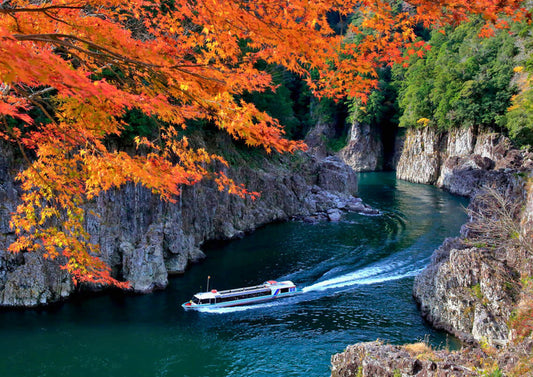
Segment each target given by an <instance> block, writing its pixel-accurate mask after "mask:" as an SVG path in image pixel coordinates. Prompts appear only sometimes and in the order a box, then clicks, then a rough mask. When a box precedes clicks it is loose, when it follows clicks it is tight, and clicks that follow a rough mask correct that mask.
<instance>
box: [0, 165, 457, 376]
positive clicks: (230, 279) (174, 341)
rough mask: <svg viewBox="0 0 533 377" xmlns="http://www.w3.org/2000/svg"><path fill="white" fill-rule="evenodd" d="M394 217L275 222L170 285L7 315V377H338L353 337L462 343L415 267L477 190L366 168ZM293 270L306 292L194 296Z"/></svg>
mask: <svg viewBox="0 0 533 377" xmlns="http://www.w3.org/2000/svg"><path fill="white" fill-rule="evenodd" d="M359 194H360V196H361V197H362V198H363V200H364V201H365V202H366V203H368V204H370V205H372V206H374V207H376V208H378V209H380V210H381V211H382V215H380V216H362V215H358V214H349V215H347V216H346V217H345V218H344V219H343V220H342V221H340V222H338V223H328V222H323V223H319V224H306V223H302V222H288V223H280V224H272V225H269V226H266V227H264V228H262V229H259V230H257V231H256V232H254V233H252V234H250V235H247V236H246V237H244V238H243V239H241V240H235V241H232V242H229V243H226V244H224V245H222V246H216V247H214V246H213V247H210V248H209V249H208V250H206V253H207V255H208V258H207V259H206V260H205V261H204V262H202V263H200V264H198V265H195V266H192V267H191V268H190V269H189V270H188V271H187V273H186V274H185V275H183V276H180V277H176V278H173V279H171V281H170V286H169V287H168V289H166V290H165V291H162V292H156V293H154V294H150V295H144V296H129V295H126V296H125V295H123V294H121V293H119V292H117V293H104V294H99V295H93V296H90V297H84V298H76V299H73V300H70V301H68V302H66V303H64V304H61V305H57V306H54V307H52V308H49V309H46V310H43V309H40V310H27V311H3V312H0V377H18V376H50V377H61V376H69V377H76V376H78V377H83V376H91V377H100V376H124V377H134V376H135V377H136V376H328V375H329V373H330V369H329V368H330V357H331V355H332V354H334V353H337V352H340V351H342V350H343V349H344V348H345V347H346V346H347V345H349V344H353V343H356V342H362V341H371V340H376V339H378V338H379V339H382V340H385V341H387V342H390V343H395V344H398V343H405V342H414V341H419V340H422V339H426V340H428V341H429V342H431V343H432V344H433V345H435V346H443V345H445V344H448V345H451V346H454V344H456V343H455V340H454V339H452V338H448V337H447V336H446V335H445V334H444V333H442V332H438V331H435V330H433V329H432V328H431V327H429V326H428V325H427V324H426V323H425V322H424V321H423V320H422V319H421V317H420V314H419V312H418V310H417V308H416V305H415V302H414V301H413V299H412V297H411V289H412V283H413V279H414V276H415V275H416V274H417V273H418V272H419V271H420V270H421V269H422V268H423V267H424V266H425V265H427V264H428V262H429V260H430V256H431V253H432V252H433V250H434V249H435V248H436V247H438V246H439V245H440V244H441V243H442V241H443V240H444V239H445V238H446V237H450V236H456V235H458V233H459V229H460V226H461V225H462V224H463V223H464V222H465V221H466V215H465V213H464V211H463V206H465V205H466V204H467V202H466V200H465V199H463V198H458V197H455V196H452V195H450V194H448V193H446V192H443V191H441V190H438V189H435V188H434V187H430V186H425V185H416V184H411V183H407V182H403V181H398V180H396V179H395V178H394V174H392V173H368V174H361V175H360V186H359ZM208 275H210V276H211V283H210V284H211V287H212V288H217V289H219V290H222V289H229V288H235V287H240V286H247V285H256V284H260V283H262V282H263V281H265V280H271V279H274V280H284V279H289V280H292V281H293V282H294V283H296V285H297V286H298V287H300V288H302V289H303V293H302V294H300V295H298V296H296V297H292V298H287V299H283V300H279V301H277V302H273V303H266V304H258V305H255V306H247V307H240V308H227V309H218V310H212V311H209V312H200V313H199V312H185V311H184V310H183V309H182V308H181V307H180V304H181V303H183V302H185V301H188V300H189V299H190V298H191V296H192V294H194V293H196V292H198V291H200V288H201V287H202V286H203V288H204V289H205V285H206V277H207V276H208Z"/></svg>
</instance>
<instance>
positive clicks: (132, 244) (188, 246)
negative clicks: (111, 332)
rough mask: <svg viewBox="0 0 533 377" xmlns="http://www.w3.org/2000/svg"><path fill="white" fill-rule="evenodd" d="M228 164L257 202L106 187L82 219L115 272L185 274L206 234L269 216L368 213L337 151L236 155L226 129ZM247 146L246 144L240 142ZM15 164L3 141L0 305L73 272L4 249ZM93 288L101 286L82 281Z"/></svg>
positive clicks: (196, 192)
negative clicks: (171, 199) (167, 198)
mask: <svg viewBox="0 0 533 377" xmlns="http://www.w3.org/2000/svg"><path fill="white" fill-rule="evenodd" d="M220 137H221V138H223V139H220V140H216V141H215V142H216V143H218V144H219V145H223V146H224V148H225V154H226V155H227V156H228V157H230V158H231V161H232V163H233V167H232V168H231V169H229V170H228V172H227V173H228V175H230V176H231V177H232V178H234V179H235V180H236V181H237V182H242V183H244V184H246V186H247V188H248V189H249V190H253V191H259V192H261V197H260V198H259V199H257V200H255V201H252V200H251V199H249V198H247V199H241V198H239V197H237V196H235V195H230V194H227V193H225V192H220V191H218V189H217V187H216V185H215V184H214V183H213V182H210V181H205V182H201V183H200V184H197V185H195V186H192V187H184V188H183V193H182V195H181V197H180V198H179V199H178V201H177V202H176V203H166V202H162V201H160V200H159V198H158V197H157V196H155V195H153V194H151V193H150V192H149V191H148V190H146V189H145V188H143V187H141V186H135V185H132V184H130V185H126V186H125V187H123V188H121V189H120V190H110V191H108V192H106V193H104V194H103V195H101V196H100V197H99V198H97V199H96V200H94V201H93V202H91V203H89V205H88V208H87V216H86V227H87V229H88V231H89V233H90V234H91V237H92V242H95V243H98V244H99V245H100V248H101V256H102V258H103V259H104V260H105V261H106V262H107V263H109V265H110V266H111V267H112V269H113V275H114V276H116V277H118V278H120V279H123V280H128V281H130V282H131V286H132V290H133V291H135V292H150V291H152V290H154V289H161V288H164V287H165V286H166V285H167V284H168V276H169V274H179V273H183V272H184V271H185V269H186V268H187V266H188V264H189V263H194V262H196V261H199V260H200V259H202V258H204V257H205V255H204V253H203V252H202V250H201V249H200V247H201V245H202V244H203V243H204V242H205V241H208V240H225V239H231V238H236V237H241V236H242V235H244V234H245V233H246V232H250V231H253V230H254V229H256V228H257V227H260V226H262V225H265V224H267V223H270V222H274V221H285V220H289V219H302V220H305V221H319V220H329V221H337V220H339V219H340V217H341V216H342V214H343V212H346V211H361V212H369V213H372V212H373V210H372V209H371V208H369V207H367V206H366V205H364V204H363V203H361V201H360V200H359V199H357V198H355V197H354V195H355V194H356V192H357V178H356V176H355V174H354V173H353V171H352V170H351V169H350V168H348V167H347V166H346V165H345V164H343V163H342V162H341V161H340V160H338V159H337V158H334V157H328V158H324V159H317V158H315V157H313V156H311V155H309V154H305V153H301V154H299V155H295V156H270V157H267V156H266V155H263V154H261V153H257V154H255V155H253V156H252V157H251V158H249V159H248V157H250V156H243V152H242V150H241V151H239V149H238V148H235V147H233V146H232V144H231V143H230V142H229V140H227V139H226V138H224V136H220ZM245 153H247V152H246V151H245ZM20 168H21V164H20V163H17V162H16V161H15V156H14V153H13V150H11V149H10V148H9V147H7V146H5V145H2V146H1V150H0V203H1V207H0V306H21V307H31V306H36V305H44V304H49V303H52V302H56V301H59V300H62V299H64V298H66V297H68V296H70V295H71V294H73V293H75V292H76V291H77V290H78V289H79V287H75V286H74V285H73V284H72V282H71V280H70V278H69V277H68V276H67V275H66V274H65V273H64V272H63V271H61V270H60V269H59V268H58V266H59V262H60V261H50V260H44V259H43V258H42V257H41V256H39V255H37V254H33V253H22V254H19V255H12V254H10V253H8V252H7V251H6V249H7V246H8V245H9V244H10V242H12V240H13V237H14V234H12V232H11V230H10V229H9V216H10V215H9V214H10V213H11V212H13V211H14V210H15V208H16V206H17V203H18V201H19V190H18V188H17V185H16V183H15V182H14V176H15V174H16V172H17V171H18V170H19V169H20ZM82 288H83V289H94V288H98V287H87V286H85V287H82Z"/></svg>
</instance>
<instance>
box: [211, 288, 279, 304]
mask: <svg viewBox="0 0 533 377" xmlns="http://www.w3.org/2000/svg"><path fill="white" fill-rule="evenodd" d="M270 294H271V292H270V290H268V291H260V292H251V293H247V294H244V295H239V296H227V297H217V302H227V301H236V300H244V299H247V298H252V297H261V296H270Z"/></svg>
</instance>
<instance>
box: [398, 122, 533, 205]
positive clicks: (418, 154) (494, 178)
mask: <svg viewBox="0 0 533 377" xmlns="http://www.w3.org/2000/svg"><path fill="white" fill-rule="evenodd" d="M532 168H533V156H532V155H531V154H530V153H527V152H525V151H519V150H516V149H513V148H512V147H511V143H510V141H509V139H507V138H506V137H504V136H502V135H501V134H498V133H494V132H489V131H483V130H479V129H478V128H476V127H470V128H465V129H459V130H452V131H449V132H438V131H436V130H434V129H432V128H429V127H425V128H421V129H416V130H412V129H411V130H408V131H407V132H406V136H405V140H404V143H403V147H402V151H401V155H400V159H399V162H398V166H397V170H396V175H397V177H398V178H399V179H403V180H407V181H410V182H415V183H425V184H431V185H436V186H438V187H441V188H444V189H446V190H448V191H450V192H451V193H453V194H457V195H462V196H469V197H472V196H473V195H475V193H476V192H477V191H478V190H479V189H480V188H481V187H483V186H487V185H495V186H497V187H502V186H506V185H507V184H508V182H507V181H508V180H509V174H508V173H509V171H510V169H511V170H514V171H528V170H531V169H532Z"/></svg>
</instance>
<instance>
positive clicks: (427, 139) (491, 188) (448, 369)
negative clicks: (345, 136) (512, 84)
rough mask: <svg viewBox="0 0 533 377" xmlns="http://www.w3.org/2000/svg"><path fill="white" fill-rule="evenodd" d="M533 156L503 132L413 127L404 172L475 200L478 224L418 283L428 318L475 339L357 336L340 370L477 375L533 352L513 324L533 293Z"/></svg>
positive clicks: (340, 357) (451, 243) (338, 358)
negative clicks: (415, 346)
mask: <svg viewBox="0 0 533 377" xmlns="http://www.w3.org/2000/svg"><path fill="white" fill-rule="evenodd" d="M532 160H533V158H532V154H531V153H528V152H526V151H522V150H516V149H513V148H512V146H511V143H510V142H509V140H508V139H507V138H505V137H504V136H502V135H500V134H497V133H492V132H487V131H482V130H479V129H477V128H466V129H461V130H456V131H452V132H445V133H439V132H437V131H435V130H432V129H430V128H422V129H418V130H408V131H407V132H406V137H405V140H404V143H403V148H402V151H401V155H400V159H399V162H398V166H397V177H398V178H399V179H404V180H408V181H412V182H417V183H425V184H433V185H436V186H438V187H441V188H443V189H446V190H448V191H450V192H452V193H454V194H458V195H463V196H468V197H470V198H471V203H470V205H469V207H468V212H469V214H470V222H469V223H467V224H465V225H464V226H463V228H462V230H461V235H460V236H459V237H456V238H449V239H447V240H446V241H445V242H444V243H443V245H442V246H441V247H439V248H438V249H437V250H436V251H435V252H434V253H433V256H432V259H431V262H430V264H429V265H428V266H427V267H426V269H425V270H423V271H422V272H421V273H420V274H419V275H418V276H417V277H416V278H415V283H414V287H413V296H414V298H415V301H416V302H417V303H418V305H419V306H420V310H421V314H422V316H423V317H424V318H425V319H427V320H428V321H429V322H430V323H431V324H432V325H433V326H434V327H436V328H439V329H443V330H446V331H447V332H450V333H452V334H454V335H456V336H457V337H459V338H460V339H461V340H462V341H463V342H464V344H465V345H469V347H467V348H465V349H464V350H463V351H461V352H448V351H442V352H440V353H438V354H437V353H436V352H434V351H433V350H427V349H426V350H425V351H423V352H411V351H412V350H409V349H407V348H405V347H399V346H388V345H383V344H380V343H366V344H365V343H362V344H357V345H354V346H349V347H348V348H347V349H346V351H345V352H343V353H340V354H337V355H334V356H333V357H332V375H333V376H350V375H358V376H362V377H363V376H393V375H396V374H398V373H400V374H401V375H413V376H454V375H478V374H477V372H476V370H480V371H481V370H488V369H484V368H488V366H487V365H488V363H491V365H492V366H491V368H493V369H492V370H493V371H496V372H498V371H503V373H513V371H514V370H517V369H516V368H517V365H519V364H520V362H521V361H520V360H528V358H529V357H530V355H531V352H532V349H533V340H532V339H531V335H529V336H528V337H526V338H525V339H524V338H522V339H517V337H516V334H515V332H516V331H515V330H513V329H512V328H510V326H509V324H510V319H511V316H512V314H513V312H515V311H516V310H517V308H520V307H527V306H526V304H525V302H526V301H527V300H530V297H529V295H530V293H529V292H528V291H527V290H526V288H525V287H524V285H523V278H524V277H528V276H532V275H533V255H532V246H533V243H532V242H531V235H532V234H533V230H532V229H533V228H532V224H533V220H532V219H533V190H532V189H531V185H530V183H529V181H530V180H531V179H532V168H533V163H532ZM528 305H529V304H528ZM480 345H481V346H482V347H480ZM428 355H429V356H428ZM426 357H430V360H431V362H427V360H424V358H426ZM434 360H437V361H434ZM498 373H500V372H498ZM519 375H520V374H519Z"/></svg>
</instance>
